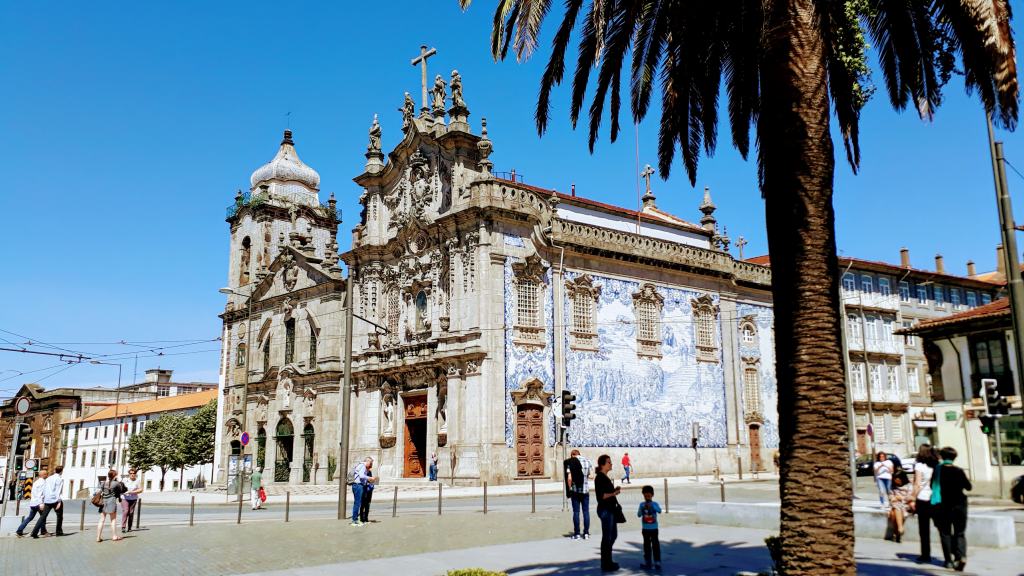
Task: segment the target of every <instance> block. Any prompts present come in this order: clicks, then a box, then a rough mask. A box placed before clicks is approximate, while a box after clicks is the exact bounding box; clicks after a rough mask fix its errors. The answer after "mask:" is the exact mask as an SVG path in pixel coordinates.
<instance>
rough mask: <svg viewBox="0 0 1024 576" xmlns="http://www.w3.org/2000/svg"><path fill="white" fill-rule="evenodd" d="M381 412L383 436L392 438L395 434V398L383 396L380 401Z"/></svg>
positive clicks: (388, 395) (389, 395)
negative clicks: (382, 416)
mask: <svg viewBox="0 0 1024 576" xmlns="http://www.w3.org/2000/svg"><path fill="white" fill-rule="evenodd" d="M381 412H382V413H383V415H384V436H393V435H394V433H395V397H394V396H393V395H391V394H385V395H384V397H383V399H382V400H381Z"/></svg>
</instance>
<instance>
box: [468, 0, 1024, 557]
mask: <svg viewBox="0 0 1024 576" xmlns="http://www.w3.org/2000/svg"><path fill="white" fill-rule="evenodd" d="M460 3H461V4H462V7H463V8H464V9H465V8H467V7H468V6H469V4H470V0H460ZM551 7H552V2H551V0H497V9H496V11H495V14H494V25H493V29H492V33H491V53H492V55H493V56H494V58H495V59H502V58H505V56H506V55H507V53H508V50H509V48H513V51H514V53H515V54H516V57H517V58H519V59H521V60H522V59H527V58H529V57H530V55H531V54H532V53H533V52H534V50H535V49H536V47H537V45H538V38H539V35H540V29H541V24H542V23H543V22H544V20H545V19H546V17H547V16H548V14H549V13H550V12H551ZM561 14H562V20H561V24H560V25H559V27H558V30H557V31H556V32H555V35H554V37H553V44H552V51H551V57H550V59H549V61H548V64H547V67H546V69H545V71H544V73H543V75H542V77H541V82H540V94H539V96H538V101H537V111H536V123H537V130H538V132H539V133H541V134H543V132H544V130H545V128H546V127H547V122H548V110H549V97H550V94H551V90H552V88H553V87H554V86H556V85H558V84H560V83H561V82H562V78H563V75H564V73H565V58H566V51H567V49H568V47H569V42H570V40H571V39H572V38H573V36H574V35H573V32H574V30H576V29H577V28H579V34H578V42H579V44H578V49H577V63H576V70H575V73H574V74H573V82H572V91H571V105H570V107H569V119H570V122H571V123H572V125H573V127H575V126H576V124H577V121H578V120H579V117H580V113H581V111H582V110H583V105H584V100H585V99H586V98H587V96H588V94H589V95H592V100H591V104H590V107H589V110H588V113H589V143H590V148H591V150H593V146H594V143H595V142H596V141H597V138H598V131H599V127H600V125H601V122H602V119H603V118H604V115H605V102H606V101H608V102H609V104H610V109H609V112H610V114H609V119H610V123H611V128H610V136H611V139H612V140H613V141H614V140H615V139H616V137H617V136H618V134H619V128H620V126H619V111H620V108H621V107H622V102H621V90H620V87H621V85H622V79H623V72H625V76H626V81H627V82H629V83H630V84H631V86H630V88H631V89H630V94H629V96H630V97H629V101H628V102H627V106H629V108H630V109H631V111H632V116H633V120H634V121H635V122H640V121H642V120H643V119H644V117H646V115H647V113H648V110H649V107H650V103H651V96H652V95H653V94H654V93H655V91H656V90H660V99H661V124H660V133H659V137H658V158H659V168H660V172H661V175H662V177H668V175H669V172H670V169H671V167H672V163H673V160H674V159H675V154H676V150H677V147H678V149H680V150H681V152H682V160H683V165H684V167H685V169H686V172H687V175H688V176H689V179H690V182H691V184H695V183H696V177H697V161H698V159H699V157H700V156H701V154H702V153H706V154H709V155H710V154H712V153H713V152H714V150H715V147H716V145H717V143H718V105H719V96H720V92H721V89H722V88H723V87H724V88H725V92H726V96H727V100H728V103H727V104H726V106H727V110H728V114H729V120H730V124H731V128H732V143H733V145H734V146H735V147H736V148H737V149H738V150H739V152H740V153H741V154H742V155H743V156H744V157H746V156H747V154H748V152H749V148H750V128H751V126H752V125H753V127H754V128H755V130H756V138H755V148H756V157H757V164H758V174H759V183H760V187H761V195H762V197H763V198H764V203H765V216H766V221H767V229H768V248H769V252H770V253H771V266H772V296H773V301H774V311H775V320H774V321H775V344H776V348H775V359H776V366H777V372H778V374H777V375H778V392H779V398H778V410H779V422H780V426H779V428H780V430H779V433H780V437H781V445H780V452H781V458H780V475H781V478H780V482H779V489H780V496H781V500H782V512H781V519H780V520H781V540H780V543H781V544H780V550H781V556H782V566H781V569H782V571H783V573H785V574H789V575H793V574H853V573H854V572H855V570H856V566H855V563H854V556H853V515H852V514H851V512H850V501H851V497H852V486H851V481H850V477H849V474H848V470H847V462H848V458H847V457H848V450H849V448H848V445H847V432H848V431H847V429H846V387H845V378H844V370H843V355H842V350H841V347H840V332H839V331H840V323H839V306H840V301H839V271H838V262H837V257H836V237H835V213H834V211H833V205H832V183H833V175H834V171H835V157H834V149H833V143H832V137H831V132H830V125H831V113H832V112H833V108H834V112H835V117H836V121H837V123H838V127H839V132H840V134H841V136H842V138H843V143H844V145H845V148H846V158H847V161H848V162H849V164H850V166H851V167H852V168H853V169H854V170H855V171H856V170H857V168H858V166H859V163H860V148H859V143H858V129H859V128H858V123H859V119H860V112H861V109H862V108H863V106H864V104H865V102H866V101H867V99H868V98H869V97H870V95H871V87H870V78H869V76H868V75H869V73H870V68H869V66H868V63H867V56H866V54H867V39H866V38H867V37H869V36H870V38H871V39H872V41H873V42H874V44H875V46H874V49H875V52H876V53H877V54H878V58H879V63H880V66H879V67H880V69H881V72H882V76H883V78H884V84H885V89H886V91H887V92H888V95H889V100H890V102H891V103H892V105H893V107H894V108H895V109H897V110H903V109H904V108H906V107H907V106H908V105H909V106H911V107H913V109H915V110H916V111H917V112H918V114H919V115H920V116H921V117H922V118H923V119H926V120H927V119H930V118H931V117H932V114H933V113H934V112H935V110H936V108H937V107H938V106H939V104H940V103H941V101H942V89H943V86H944V84H945V82H946V80H948V79H949V78H950V77H951V74H952V73H953V72H954V71H959V72H960V73H962V74H963V78H964V81H965V83H966V87H967V89H968V91H973V92H976V93H977V94H978V95H979V96H980V98H981V101H982V103H983V105H984V107H985V110H986V111H987V112H988V113H989V114H990V115H991V116H993V117H994V119H995V120H996V121H997V122H998V123H999V124H1001V125H1002V126H1004V127H1006V128H1009V129H1012V128H1013V127H1014V126H1015V124H1016V121H1017V111H1018V110H1017V109H1018V98H1019V95H1018V85H1017V68H1016V61H1015V57H1016V48H1015V46H1014V41H1013V37H1012V34H1011V29H1010V6H1009V3H1008V2H1007V1H1006V0H831V1H826V0H715V1H695V0H591V1H590V2H584V1H583V0H565V3H564V9H563V10H562V11H561ZM627 57H628V58H630V59H631V63H630V64H631V66H630V67H629V68H626V69H625V70H623V69H624V68H625V67H626V59H627ZM957 59H959V66H955V65H956V64H957V62H956V60H957ZM593 74H596V76H597V84H596V86H594V87H592V89H589V90H588V85H589V80H590V78H591V76H592V75H593ZM980 120H981V119H980V114H979V122H980Z"/></svg>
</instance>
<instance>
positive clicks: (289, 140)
mask: <svg viewBox="0 0 1024 576" xmlns="http://www.w3.org/2000/svg"><path fill="white" fill-rule="evenodd" d="M285 144H289V145H291V146H294V145H295V142H293V141H292V131H291V130H289V129H287V128H285V130H284V139H283V140H281V145H282V146H284V145H285Z"/></svg>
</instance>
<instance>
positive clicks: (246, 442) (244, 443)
mask: <svg viewBox="0 0 1024 576" xmlns="http://www.w3.org/2000/svg"><path fill="white" fill-rule="evenodd" d="M248 445H249V433H248V432H242V446H248Z"/></svg>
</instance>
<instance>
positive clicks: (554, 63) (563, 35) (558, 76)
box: [534, 0, 583, 135]
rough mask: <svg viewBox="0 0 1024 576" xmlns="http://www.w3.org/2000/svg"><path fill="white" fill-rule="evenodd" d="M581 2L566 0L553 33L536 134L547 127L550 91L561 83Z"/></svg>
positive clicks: (542, 84) (535, 115) (541, 92)
mask: <svg viewBox="0 0 1024 576" xmlns="http://www.w3.org/2000/svg"><path fill="white" fill-rule="evenodd" d="M582 5H583V0H566V2H565V17H564V18H563V19H562V25H561V26H559V27H558V32H556V33H555V39H554V41H552V48H551V58H550V59H548V65H547V67H546V68H545V69H544V75H543V76H542V77H541V79H540V94H539V95H538V96H537V111H536V113H535V114H534V118H535V119H536V121H537V134H540V135H543V134H544V131H545V130H547V126H548V113H549V111H550V109H551V104H550V98H551V89H552V88H553V87H555V86H557V85H559V84H561V83H562V75H563V74H564V73H565V49H566V47H568V45H569V39H570V37H571V36H572V30H573V28H575V27H576V18H577V16H578V15H579V12H580V7H581V6H582Z"/></svg>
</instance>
